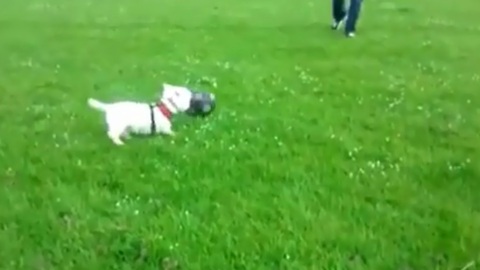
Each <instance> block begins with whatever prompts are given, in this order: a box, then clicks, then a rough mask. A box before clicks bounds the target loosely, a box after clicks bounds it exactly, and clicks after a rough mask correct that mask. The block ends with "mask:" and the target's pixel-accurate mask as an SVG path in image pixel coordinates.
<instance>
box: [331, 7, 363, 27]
mask: <svg viewBox="0 0 480 270" xmlns="http://www.w3.org/2000/svg"><path fill="white" fill-rule="evenodd" d="M332 1H333V3H332V8H333V10H332V11H333V19H334V20H335V21H336V22H339V21H341V20H343V19H344V18H345V15H347V24H346V25H345V32H347V33H350V32H355V30H356V25H357V20H358V17H359V15H360V10H361V8H362V2H363V0H350V5H349V7H348V13H347V11H346V8H345V0H332Z"/></svg>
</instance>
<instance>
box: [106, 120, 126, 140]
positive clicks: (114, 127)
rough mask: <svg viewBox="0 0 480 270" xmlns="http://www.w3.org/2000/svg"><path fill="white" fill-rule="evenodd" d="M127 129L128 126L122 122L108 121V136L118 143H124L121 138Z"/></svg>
mask: <svg viewBox="0 0 480 270" xmlns="http://www.w3.org/2000/svg"><path fill="white" fill-rule="evenodd" d="M126 130H127V128H126V127H125V126H124V125H120V123H108V137H109V138H110V139H111V140H112V141H113V143H115V144H116V145H123V144H124V143H123V141H122V140H121V138H122V135H123V134H124V133H125V131H126Z"/></svg>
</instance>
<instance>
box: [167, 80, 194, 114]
mask: <svg viewBox="0 0 480 270" xmlns="http://www.w3.org/2000/svg"><path fill="white" fill-rule="evenodd" d="M160 99H161V100H162V102H163V103H165V106H167V107H168V109H169V110H170V111H171V112H173V113H179V112H185V111H187V110H188V109H189V108H190V102H191V100H192V91H190V90H189V89H188V88H186V87H183V86H175V85H170V84H166V83H164V84H163V91H162V93H161V98H160Z"/></svg>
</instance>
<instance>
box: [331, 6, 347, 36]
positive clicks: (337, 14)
mask: <svg viewBox="0 0 480 270" xmlns="http://www.w3.org/2000/svg"><path fill="white" fill-rule="evenodd" d="M332 15H333V24H332V28H333V29H338V28H339V27H340V24H341V22H342V21H343V19H344V18H345V15H346V11H345V0H332Z"/></svg>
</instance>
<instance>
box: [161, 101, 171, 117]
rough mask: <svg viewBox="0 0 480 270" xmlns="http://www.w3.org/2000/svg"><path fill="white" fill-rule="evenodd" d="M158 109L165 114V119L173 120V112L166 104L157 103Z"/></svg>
mask: <svg viewBox="0 0 480 270" xmlns="http://www.w3.org/2000/svg"><path fill="white" fill-rule="evenodd" d="M157 108H158V109H159V110H160V112H161V113H163V115H165V117H167V118H168V119H170V118H172V112H171V111H170V110H169V109H168V108H167V106H166V105H165V103H163V102H159V103H157Z"/></svg>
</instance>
